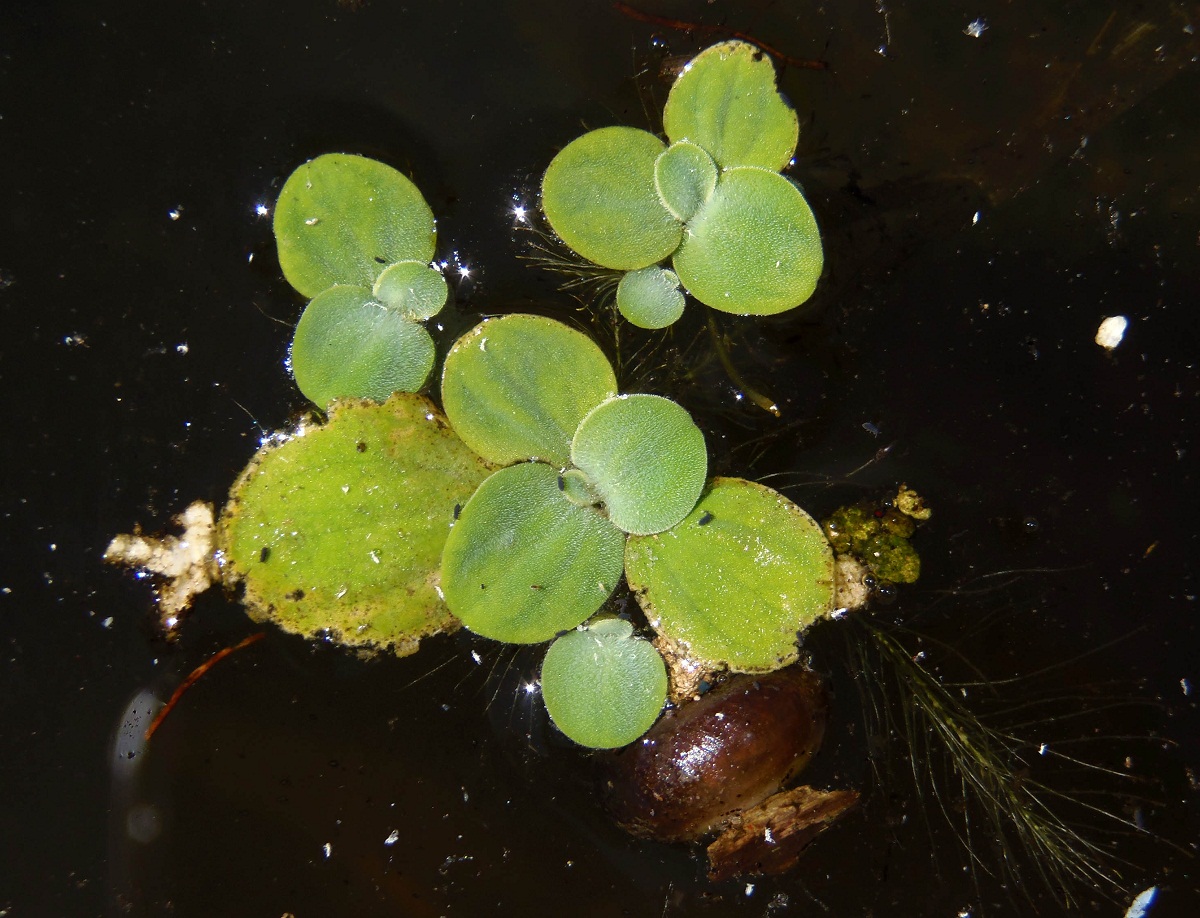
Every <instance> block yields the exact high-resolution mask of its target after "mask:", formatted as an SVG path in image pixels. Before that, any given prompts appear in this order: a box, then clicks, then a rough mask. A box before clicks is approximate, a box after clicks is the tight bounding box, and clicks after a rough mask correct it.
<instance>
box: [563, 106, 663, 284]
mask: <svg viewBox="0 0 1200 918" xmlns="http://www.w3.org/2000/svg"><path fill="white" fill-rule="evenodd" d="M665 149H666V146H665V144H663V142H662V141H661V140H659V139H658V138H657V137H655V136H654V135H653V134H650V133H648V132H646V131H641V130H638V129H636V128H630V127H608V128H600V129H599V130H597V131H589V132H588V133H586V134H584V135H583V136H582V137H577V138H576V139H575V140H573V141H571V143H569V144H567V145H566V146H565V147H563V149H562V150H561V151H559V154H558V155H557V156H555V157H554V159H553V160H552V161H551V162H550V166H549V167H548V168H547V169H546V175H545V177H544V178H543V179H542V209H543V210H544V211H545V212H546V219H547V220H549V221H550V225H551V226H552V227H553V228H554V232H556V233H558V235H559V236H560V237H561V238H562V240H563V242H565V243H566V244H567V245H569V246H570V247H571V248H572V249H574V250H575V251H576V252H578V253H579V254H580V255H582V256H583V257H584V258H586V259H588V260H589V261H593V262H595V263H596V264H598V265H602V266H604V267H606V268H616V269H618V270H621V271H632V270H636V269H637V268H644V267H646V266H647V265H652V264H656V263H658V262H660V261H662V260H663V259H664V258H666V257H667V256H668V255H670V254H671V253H672V252H674V251H675V249H676V248H678V247H679V240H680V238H681V236H682V232H683V228H682V226H681V225H680V223H679V221H678V220H676V219H675V218H674V217H672V216H671V214H670V213H669V212H668V211H667V209H666V208H665V207H664V206H663V205H662V202H661V201H660V200H659V197H658V192H657V191H656V190H655V186H654V163H655V160H656V159H657V158H658V155H659V154H660V153H662V152H663V150H665Z"/></svg>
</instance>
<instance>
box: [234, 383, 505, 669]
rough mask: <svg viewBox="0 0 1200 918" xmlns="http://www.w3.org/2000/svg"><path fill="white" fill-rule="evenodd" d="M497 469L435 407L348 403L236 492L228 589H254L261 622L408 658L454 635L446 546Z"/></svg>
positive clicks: (253, 605)
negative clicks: (420, 646)
mask: <svg viewBox="0 0 1200 918" xmlns="http://www.w3.org/2000/svg"><path fill="white" fill-rule="evenodd" d="M489 471H490V468H489V467H488V466H487V465H486V464H485V463H484V462H483V460H481V459H480V458H479V457H478V456H476V455H475V454H474V453H472V452H471V451H470V450H469V449H467V447H466V446H465V445H464V444H463V442H462V441H461V440H459V439H458V437H456V436H455V435H454V432H453V431H451V430H450V428H449V426H448V425H447V423H446V420H445V418H444V417H442V415H441V414H440V412H438V410H437V409H436V408H434V407H433V405H432V403H430V402H429V400H428V399H425V398H422V397H421V396H419V395H408V394H401V395H396V396H394V397H393V398H391V399H390V400H389V401H387V402H386V403H385V404H383V405H376V404H373V403H370V402H361V401H354V402H338V403H337V404H335V405H334V407H333V409H332V410H331V411H330V415H329V421H328V423H326V424H324V425H321V426H319V427H306V428H302V429H301V430H299V431H297V432H296V433H295V434H294V435H293V436H292V437H291V438H290V439H287V440H285V441H284V442H283V443H282V444H280V445H272V446H267V447H265V448H263V449H262V450H260V451H259V453H258V455H257V456H255V457H254V459H253V460H252V461H251V463H250V464H249V465H248V466H247V467H246V470H245V471H244V472H242V474H241V476H240V477H239V478H238V480H237V482H236V483H235V484H234V486H233V490H232V491H231V492H230V498H229V503H228V504H227V505H226V506H225V509H224V511H223V513H222V515H221V522H220V532H219V544H220V545H221V548H222V555H221V560H222V564H223V570H224V575H225V578H226V582H227V583H231V584H232V583H234V582H238V581H240V582H241V583H242V584H243V585H244V587H245V602H246V606H247V609H248V610H249V612H250V614H251V616H253V617H254V618H256V619H259V620H271V621H274V622H276V623H278V624H279V625H280V627H282V628H284V629H286V630H288V631H293V632H296V633H298V634H303V635H308V636H316V635H332V636H333V637H334V639H336V640H338V641H340V642H342V643H345V644H353V645H374V646H377V647H387V646H389V645H390V646H391V647H392V648H393V649H394V650H395V651H396V652H397V653H401V654H403V653H411V652H412V651H413V650H415V649H416V646H417V641H418V640H419V639H420V638H421V637H422V636H424V635H427V634H433V633H435V632H437V631H441V630H443V629H445V628H447V627H453V626H454V624H455V622H454V620H453V618H452V617H451V615H450V611H449V609H447V608H446V605H445V603H444V602H443V601H442V599H441V598H440V596H439V594H438V568H439V565H440V563H441V557H442V547H443V545H444V544H445V541H446V535H447V533H448V532H449V531H450V524H451V522H452V520H453V517H454V508H455V506H456V505H459V504H463V503H465V502H466V501H467V498H468V497H470V495H471V493H472V492H473V491H474V490H475V488H476V487H478V485H479V483H480V482H481V481H483V480H484V478H485V477H486V476H487V474H488V472H489Z"/></svg>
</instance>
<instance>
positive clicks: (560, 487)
mask: <svg viewBox="0 0 1200 918" xmlns="http://www.w3.org/2000/svg"><path fill="white" fill-rule="evenodd" d="M558 490H560V491H565V490H567V483H566V481H564V480H563V477H562V475H559V476H558Z"/></svg>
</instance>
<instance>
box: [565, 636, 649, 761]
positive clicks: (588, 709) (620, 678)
mask: <svg viewBox="0 0 1200 918" xmlns="http://www.w3.org/2000/svg"><path fill="white" fill-rule="evenodd" d="M542 697H543V699H545V702H546V710H547V711H549V712H550V719H551V720H553V721H554V723H555V725H556V726H557V727H558V729H560V730H562V732H563V733H565V734H566V735H567V736H569V737H570V738H571V739H573V740H574V741H575V742H577V743H579V744H580V745H581V746H590V747H591V748H593V749H615V748H617V747H618V746H626V745H628V744H629V743H632V742H633V741H634V740H635V739H637V738H638V737H639V736H641V735H642V734H643V733H645V732H646V731H647V730H649V729H650V726H651V724H653V723H654V721H655V720H656V719H657V718H658V714H659V712H660V711H661V710H662V706H663V703H664V702H665V701H666V700H667V669H666V666H665V665H664V664H663V658H662V657H661V656H660V655H659V653H658V651H657V650H655V649H654V645H653V644H651V643H650V642H649V641H645V640H642V639H641V638H636V637H634V636H633V626H632V625H630V624H629V622H627V621H624V620H623V619H619V618H609V619H602V620H600V621H597V622H593V623H592V624H591V625H590V626H589V627H588V628H587V630H584V631H570V632H568V633H567V634H564V635H563V636H562V637H560V638H559V639H558V640H557V641H555V642H554V643H553V644H551V645H550V649H549V650H548V651H546V659H545V661H544V662H543V663H542Z"/></svg>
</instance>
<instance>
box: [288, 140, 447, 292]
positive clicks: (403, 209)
mask: <svg viewBox="0 0 1200 918" xmlns="http://www.w3.org/2000/svg"><path fill="white" fill-rule="evenodd" d="M274 226H275V241H276V244H277V245H278V247H279V266H280V267H281V268H283V275H284V277H286V278H287V280H288V283H290V284H291V285H292V286H293V287H295V288H296V289H297V290H299V291H300V292H301V293H302V294H304V295H305V296H307V297H314V296H316V295H317V294H318V293H320V292H321V291H322V290H325V289H326V288H328V287H331V286H333V285H334V284H353V285H357V286H361V287H370V286H371V285H372V284H373V283H374V282H375V278H376V277H378V276H379V274H380V273H381V272H382V271H383V269H384V268H386V267H387V266H388V265H392V264H395V263H396V262H399V261H418V262H428V261H430V260H431V259H432V258H433V250H434V244H435V241H436V234H435V230H434V219H433V212H432V211H431V210H430V209H429V205H428V204H426V203H425V199H424V198H423V197H422V196H421V192H420V191H418V190H417V187H416V186H415V185H414V184H413V183H412V182H410V181H409V180H408V179H407V178H405V177H404V176H403V175H401V174H400V173H399V172H397V171H396V170H395V169H393V168H391V166H386V165H384V164H383V163H381V162H377V161H375V160H373V159H367V158H366V157H363V156H352V155H349V154H345V153H327V154H325V155H324V156H318V157H317V158H316V159H313V160H310V161H308V162H306V163H304V164H303V165H302V166H300V167H299V168H298V169H296V171H295V172H293V173H292V174H291V175H290V176H289V177H288V180H287V181H286V182H285V183H284V186H283V190H282V191H281V192H280V193H279V201H278V203H276V205H275V218H274Z"/></svg>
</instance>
